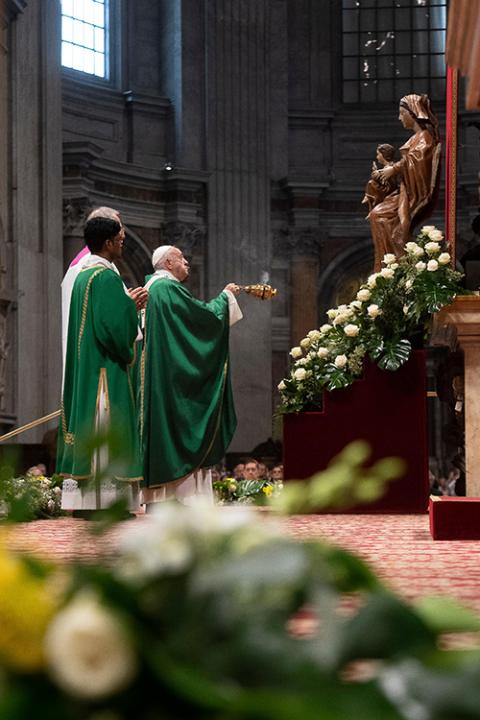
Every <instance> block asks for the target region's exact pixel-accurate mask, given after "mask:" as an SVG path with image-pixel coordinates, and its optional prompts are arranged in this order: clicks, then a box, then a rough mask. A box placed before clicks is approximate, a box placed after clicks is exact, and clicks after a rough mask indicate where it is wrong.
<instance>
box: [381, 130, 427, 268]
mask: <svg viewBox="0 0 480 720" xmlns="http://www.w3.org/2000/svg"><path fill="white" fill-rule="evenodd" d="M440 151H441V146H440V144H439V143H438V142H437V141H436V140H435V139H434V137H433V136H432V135H431V133H430V132H429V131H428V130H420V131H418V132H416V133H415V134H414V135H412V137H411V138H410V139H409V140H408V141H407V142H406V143H405V145H403V146H402V147H401V148H400V153H401V155H402V158H401V160H399V162H397V163H395V164H394V166H393V167H394V168H395V175H396V177H397V178H398V179H399V180H400V187H399V192H398V193H393V194H391V195H387V197H386V198H385V200H383V202H381V203H379V204H378V205H376V206H375V207H374V208H373V210H372V211H371V212H370V214H369V215H368V220H369V222H370V228H371V231H372V239H373V244H374V248H375V271H376V272H377V271H378V270H379V269H380V264H381V261H382V258H383V256H384V255H385V253H394V254H395V256H396V257H400V256H401V255H403V253H404V252H405V244H406V243H407V242H408V240H409V239H410V232H411V229H412V227H413V226H414V225H415V224H416V223H418V222H420V220H421V219H422V218H423V217H428V213H429V211H430V209H431V205H432V201H433V200H434V196H435V190H436V187H437V183H438V180H439V165H440Z"/></svg>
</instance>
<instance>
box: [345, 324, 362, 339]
mask: <svg viewBox="0 0 480 720" xmlns="http://www.w3.org/2000/svg"><path fill="white" fill-rule="evenodd" d="M343 332H344V333H345V335H347V337H357V335H358V333H359V332H360V328H359V327H358V325H353V324H350V325H345V327H344V328H343Z"/></svg>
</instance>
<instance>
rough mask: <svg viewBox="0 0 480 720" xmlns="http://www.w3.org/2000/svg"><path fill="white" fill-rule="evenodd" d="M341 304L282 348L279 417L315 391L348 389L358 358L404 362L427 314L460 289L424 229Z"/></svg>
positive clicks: (393, 366)
mask: <svg viewBox="0 0 480 720" xmlns="http://www.w3.org/2000/svg"><path fill="white" fill-rule="evenodd" d="M382 265H383V267H382V269H381V270H380V272H377V273H373V274H372V275H370V277H369V278H368V280H367V282H366V283H364V284H363V285H362V286H361V287H360V289H359V291H358V292H357V295H356V298H355V299H354V300H352V302H350V303H349V304H348V305H340V306H339V307H337V308H332V309H330V310H328V312H327V316H328V320H329V322H328V323H325V324H324V325H322V326H321V327H320V328H319V329H318V330H317V329H316V330H311V331H310V332H309V333H308V335H307V337H305V338H303V340H301V342H300V345H299V346H298V347H294V348H293V349H292V350H291V351H290V355H291V356H292V358H293V360H294V363H293V367H292V368H291V372H290V374H289V375H288V377H286V378H285V379H284V380H282V382H281V383H280V384H279V386H278V389H279V390H280V393H281V408H280V409H281V411H282V412H300V411H302V410H306V409H309V408H312V407H313V408H314V407H318V406H321V403H322V394H323V390H335V389H337V388H342V387H346V386H348V385H350V384H351V383H352V382H353V381H354V380H355V378H358V377H359V376H360V375H361V374H362V370H363V363H364V360H365V358H369V359H370V360H372V361H374V362H376V363H377V365H378V366H379V367H380V368H382V369H384V370H398V368H399V367H400V366H401V365H402V364H403V363H405V362H406V361H407V360H408V357H409V355H410V351H411V349H412V344H411V337H412V335H415V333H417V332H418V331H419V330H420V331H421V332H422V333H424V331H425V329H426V325H427V323H428V321H429V319H430V317H431V315H432V314H433V313H435V312H437V311H438V310H440V308H442V307H443V306H444V305H448V304H449V303H451V302H452V300H453V299H454V298H455V296H456V295H457V294H459V293H460V292H462V288H461V285H460V280H461V277H462V275H461V274H460V273H458V272H456V271H454V270H453V269H452V268H451V257H450V254H449V253H448V248H447V246H446V243H445V240H444V237H443V235H442V233H441V231H440V230H438V229H437V228H435V227H434V226H432V225H425V226H424V227H423V228H422V229H421V231H420V233H419V235H418V237H417V240H416V242H413V241H412V242H408V243H407V244H406V246H405V254H404V255H402V256H401V257H400V258H398V259H397V258H396V257H395V255H393V254H392V253H388V254H387V255H385V256H384V258H383V262H382Z"/></svg>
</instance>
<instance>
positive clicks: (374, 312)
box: [367, 303, 382, 318]
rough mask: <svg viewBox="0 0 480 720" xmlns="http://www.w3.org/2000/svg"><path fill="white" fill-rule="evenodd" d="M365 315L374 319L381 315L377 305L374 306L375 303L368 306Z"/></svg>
mask: <svg viewBox="0 0 480 720" xmlns="http://www.w3.org/2000/svg"><path fill="white" fill-rule="evenodd" d="M367 313H368V315H369V317H371V318H376V317H378V316H379V315H381V314H382V311H381V310H380V308H379V307H378V305H375V303H372V305H369V306H368V308H367Z"/></svg>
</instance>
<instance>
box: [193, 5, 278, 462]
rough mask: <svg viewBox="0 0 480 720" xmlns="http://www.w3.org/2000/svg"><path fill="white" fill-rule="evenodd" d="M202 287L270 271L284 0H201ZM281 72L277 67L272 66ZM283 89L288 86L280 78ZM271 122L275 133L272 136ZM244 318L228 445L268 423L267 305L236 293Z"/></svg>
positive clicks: (248, 445) (250, 441)
mask: <svg viewBox="0 0 480 720" xmlns="http://www.w3.org/2000/svg"><path fill="white" fill-rule="evenodd" d="M207 8H208V9H207V18H206V27H207V32H206V44H207V84H206V93H207V102H206V117H207V122H206V127H207V170H208V171H209V172H210V178H209V185H208V265H207V268H208V291H209V295H210V296H211V295H214V294H216V293H218V291H219V290H221V289H222V287H223V286H224V285H225V283H226V282H229V281H236V282H238V283H245V284H248V283H255V282H260V281H262V280H264V279H265V278H266V277H268V275H269V273H270V271H271V232H270V202H271V201H270V196H271V193H270V183H271V177H272V166H273V165H274V164H275V162H276V161H275V160H272V153H271V143H272V137H275V138H276V137H277V135H276V133H277V131H278V128H277V127H276V126H275V131H274V130H273V128H274V120H273V119H272V102H273V98H274V102H282V89H281V87H280V89H279V86H278V77H277V76H276V67H273V64H272V57H273V53H274V52H275V49H276V47H277V46H276V40H278V43H279V44H280V45H282V43H283V45H282V47H284V48H285V47H286V43H285V42H284V40H285V38H283V36H282V37H281V38H276V33H284V32H285V31H286V4H285V3H284V2H283V0H257V2H251V1H250V0H210V2H208V3H207ZM278 72H279V73H280V77H281V78H283V72H284V68H283V67H282V65H281V64H278ZM284 85H285V90H286V87H287V83H286V76H285V83H284ZM281 132H282V131H281V129H280V134H281ZM240 303H241V305H242V308H243V311H244V315H245V317H244V320H242V322H241V323H239V324H238V325H236V326H235V327H234V328H233V329H232V332H231V358H232V375H233V384H234V394H235V399H236V407H237V414H238V418H239V427H238V430H237V433H236V436H235V438H234V441H233V443H232V446H231V450H235V451H248V450H251V449H252V448H253V447H254V446H255V445H257V444H258V443H260V442H262V441H265V440H266V439H267V438H268V437H269V436H271V433H272V429H271V428H272V425H271V393H272V387H271V386H272V369H271V362H272V361H271V304H270V303H268V302H261V301H259V300H256V299H254V298H251V297H247V296H243V297H241V299H240Z"/></svg>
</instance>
